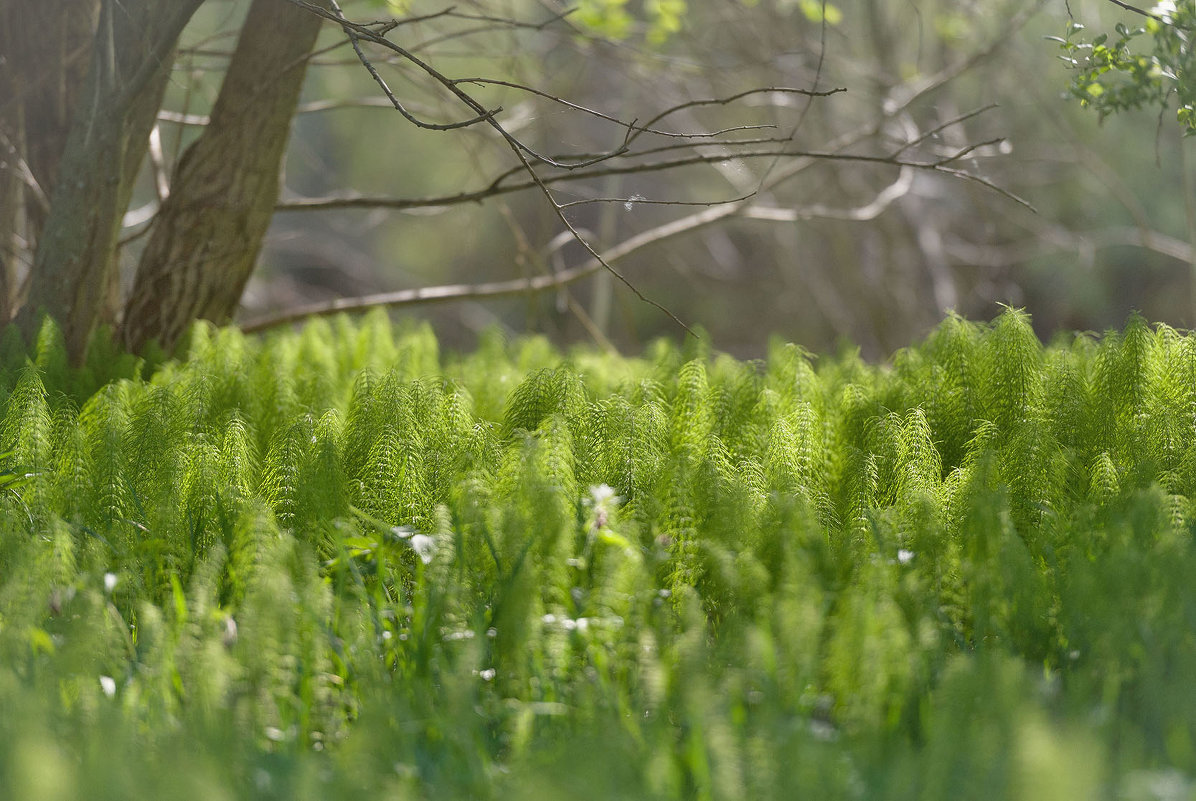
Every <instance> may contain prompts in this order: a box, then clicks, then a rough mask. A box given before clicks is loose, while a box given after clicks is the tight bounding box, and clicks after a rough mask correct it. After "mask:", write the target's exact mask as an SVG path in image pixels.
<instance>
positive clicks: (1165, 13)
mask: <svg viewBox="0 0 1196 801" xmlns="http://www.w3.org/2000/svg"><path fill="white" fill-rule="evenodd" d="M1115 31H1116V34H1117V35H1116V38H1114V39H1110V38H1109V35H1108V34H1106V33H1102V34H1100V35H1098V36H1097V37H1096V38H1095V39H1093V40H1092V41H1090V42H1089V41H1086V40H1085V37H1084V26H1083V25H1081V24H1079V23H1077V22H1071V23H1070V24H1068V26H1067V31H1066V34H1065V35H1064V36H1063V37H1051V38H1052V39H1053V40H1054V41H1057V42H1058V43H1059V46H1060V48H1061V49H1062V50H1063V55H1062V58H1063V60H1064V62H1065V63H1067V64H1068V65H1069V66H1070V67H1071V68H1072V69H1073V70H1075V74H1074V75H1073V76H1072V80H1071V88H1070V92H1071V94H1072V96H1073V97H1075V98H1076V99H1078V100H1079V101H1080V103H1081V104H1082V105H1083V106H1085V107H1086V108H1093V109H1096V111H1097V112H1098V113H1099V114H1100V116H1101V118H1102V119H1103V118H1104V117H1105V116H1107V115H1109V114H1114V113H1117V112H1119V111H1126V110H1129V109H1138V108H1142V107H1159V108H1167V107H1168V106H1170V105H1171V100H1172V96H1174V98H1175V102H1176V106H1177V111H1176V119H1177V120H1178V121H1179V123H1180V125H1182V126H1184V133H1185V135H1189V136H1190V135H1192V134H1196V80H1194V76H1196V47H1194V46H1193V41H1194V39H1193V37H1196V2H1194V1H1193V0H1174V1H1172V0H1169V1H1168V2H1163V3H1159V4H1158V5H1157V6H1155V8H1154V10H1153V11H1152V12H1151V13H1150V14H1148V15H1146V18H1145V24H1143V25H1141V26H1138V27H1134V28H1131V27H1129V26H1127V25H1125V24H1124V23H1121V22H1119V23H1117V25H1116V28H1115ZM1144 43H1145V44H1144Z"/></svg>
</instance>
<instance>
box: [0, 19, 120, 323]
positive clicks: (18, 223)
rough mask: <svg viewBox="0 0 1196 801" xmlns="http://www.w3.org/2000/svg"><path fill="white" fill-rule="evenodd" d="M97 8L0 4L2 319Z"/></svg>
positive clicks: (45, 193)
mask: <svg viewBox="0 0 1196 801" xmlns="http://www.w3.org/2000/svg"><path fill="white" fill-rule="evenodd" d="M99 9H100V3H99V0H51V1H50V2H47V0H9V2H7V3H5V4H4V6H3V9H2V10H0V154H2V155H0V323H2V322H6V321H7V320H8V319H9V318H10V317H11V312H12V309H13V308H15V305H14V304H15V303H16V302H17V300H18V298H17V297H16V291H17V286H16V282H17V279H18V276H19V270H18V264H19V263H20V262H22V261H26V263H28V262H27V260H28V259H29V258H30V256H31V255H32V252H33V249H34V248H35V247H36V245H37V241H38V238H39V236H40V234H41V230H42V226H43V225H44V223H45V220H46V215H47V213H48V212H49V203H48V198H49V196H50V194H51V193H52V192H53V191H54V185H55V184H56V182H57V178H58V165H59V162H60V160H61V159H62V152H63V149H64V148H65V146H66V140H67V135H68V133H69V132H70V126H71V119H72V116H73V111H74V108H75V102H76V100H77V98H78V94H79V89H80V88H81V87H82V85H83V80H84V77H85V76H86V73H87V66H88V62H89V61H90V57H91V46H92V41H93V38H94V36H95V29H96V19H97V16H98V14H99Z"/></svg>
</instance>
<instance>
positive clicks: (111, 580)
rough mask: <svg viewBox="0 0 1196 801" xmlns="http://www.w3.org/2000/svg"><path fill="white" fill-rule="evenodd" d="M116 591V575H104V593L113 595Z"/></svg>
mask: <svg viewBox="0 0 1196 801" xmlns="http://www.w3.org/2000/svg"><path fill="white" fill-rule="evenodd" d="M115 589H116V574H115V573H105V574H104V592H106V593H108V594H109V595H111V594H112V591H113V590H115Z"/></svg>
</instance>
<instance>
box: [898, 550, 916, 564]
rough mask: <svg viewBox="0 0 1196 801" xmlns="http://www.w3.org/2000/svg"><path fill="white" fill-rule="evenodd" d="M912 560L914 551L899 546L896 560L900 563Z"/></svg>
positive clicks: (907, 562)
mask: <svg viewBox="0 0 1196 801" xmlns="http://www.w3.org/2000/svg"><path fill="white" fill-rule="evenodd" d="M913 560H914V552H913V551H907V550H906V549H905V548H901V549H900V550H898V551H897V561H898V562H900V563H901V564H903V565H908V564H909V563H910V562H912V561H913Z"/></svg>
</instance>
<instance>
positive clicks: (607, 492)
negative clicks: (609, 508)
mask: <svg viewBox="0 0 1196 801" xmlns="http://www.w3.org/2000/svg"><path fill="white" fill-rule="evenodd" d="M590 497H591V498H593V499H594V505H595V506H605V505H607V504H614V503H618V502H619V501H621V500H622V498H620V497H619V496H618V495H616V494H615V489H614V487H612V486H610V485H609V484H599V485H598V486H592V487H590Z"/></svg>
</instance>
